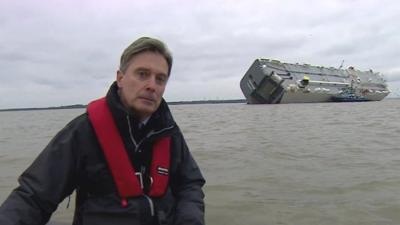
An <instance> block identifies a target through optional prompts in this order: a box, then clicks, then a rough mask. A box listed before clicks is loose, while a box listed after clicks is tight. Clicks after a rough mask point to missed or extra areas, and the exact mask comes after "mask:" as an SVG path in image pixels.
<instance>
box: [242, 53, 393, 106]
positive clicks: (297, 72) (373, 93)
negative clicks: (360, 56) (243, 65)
mask: <svg viewBox="0 0 400 225" xmlns="http://www.w3.org/2000/svg"><path fill="white" fill-rule="evenodd" d="M240 87H241V89H242V92H243V94H244V96H245V97H246V100H247V102H248V103H249V104H277V103H315V102H334V101H340V100H341V99H346V101H351V100H352V99H353V100H354V101H361V100H363V101H380V100H382V99H384V98H385V97H386V96H387V95H388V94H389V93H390V91H389V90H388V88H387V85H386V82H385V81H384V79H383V78H382V76H380V75H379V73H374V72H373V71H371V70H370V71H364V72H362V71H359V70H354V69H353V68H349V69H347V70H344V69H336V68H333V67H330V68H325V67H318V66H310V65H308V64H304V65H299V64H289V63H281V62H279V61H275V60H268V59H257V60H255V61H254V63H253V64H252V65H251V66H250V68H249V70H248V71H247V72H246V74H245V75H244V77H243V78H242V80H241V82H240ZM349 92H351V93H350V94H351V95H352V96H353V97H352V98H347V96H345V94H347V95H348V94H349Z"/></svg>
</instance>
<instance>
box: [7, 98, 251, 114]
mask: <svg viewBox="0 0 400 225" xmlns="http://www.w3.org/2000/svg"><path fill="white" fill-rule="evenodd" d="M224 103H246V99H232V100H199V101H178V102H168V105H191V104H224ZM86 106H87V105H82V104H75V105H66V106H52V107H37V108H35V107H32V108H12V109H0V112H9V111H33V110H55V109H83V108H86Z"/></svg>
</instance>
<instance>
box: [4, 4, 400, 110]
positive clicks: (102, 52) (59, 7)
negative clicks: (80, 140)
mask: <svg viewBox="0 0 400 225" xmlns="http://www.w3.org/2000/svg"><path fill="white" fill-rule="evenodd" d="M399 21H400V3H398V1H395V0H393V1H385V0H376V1H371V0H360V1H350V0H347V1H344V0H329V1H323V0H316V1H305V0H304V1H289V0H279V1H268V0H243V1H238V0H202V1H199V0H172V1H170V0H149V1H139V0H137V1H136V0H129V1H128V0H126V1H118V0H117V1H110V0H79V1H78V0H53V1H51V0H1V2H0V96H1V97H0V109H1V108H18V107H47V106H60V105H69V104H87V103H88V102H89V101H90V100H92V99H94V98H98V97H100V96H103V95H104V94H105V93H106V91H107V89H108V88H109V85H110V84H111V83H112V82H113V81H114V80H115V73H116V70H117V68H118V65H119V57H120V55H121V52H122V51H123V50H124V48H125V47H126V46H127V45H129V44H130V43H131V42H132V41H134V40H135V39H137V38H138V37H140V36H152V37H157V38H159V39H161V40H163V41H165V42H166V43H167V44H168V46H169V48H170V49H171V50H172V53H173V55H174V65H173V68H172V76H171V78H170V81H169V84H168V87H167V90H166V92H165V95H164V97H165V99H166V100H167V101H181V100H209V99H239V98H244V97H243V95H242V92H241V90H240V87H239V82H240V79H241V78H242V76H243V75H244V73H245V72H246V70H247V69H248V68H249V66H250V65H251V64H252V62H253V61H254V59H256V58H260V57H263V58H271V59H278V60H281V61H283V62H289V63H296V62H299V63H309V64H312V65H320V66H334V67H338V66H339V65H340V64H341V62H342V60H344V66H345V67H348V66H355V67H356V68H358V69H360V70H369V69H373V70H374V71H379V72H381V74H383V75H384V77H385V78H386V80H387V81H388V84H389V88H390V89H391V91H392V92H393V93H392V95H393V96H400V64H399V63H400V22H399Z"/></svg>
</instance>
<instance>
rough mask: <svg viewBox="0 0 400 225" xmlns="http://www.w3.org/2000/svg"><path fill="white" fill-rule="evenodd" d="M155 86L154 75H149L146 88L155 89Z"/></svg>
mask: <svg viewBox="0 0 400 225" xmlns="http://www.w3.org/2000/svg"><path fill="white" fill-rule="evenodd" d="M156 86H157V83H156V77H155V76H151V77H150V79H148V80H147V84H146V89H147V90H149V91H155V90H156Z"/></svg>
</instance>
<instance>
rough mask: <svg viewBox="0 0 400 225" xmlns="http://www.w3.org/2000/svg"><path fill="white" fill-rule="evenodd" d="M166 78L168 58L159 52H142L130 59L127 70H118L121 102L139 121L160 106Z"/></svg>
mask: <svg viewBox="0 0 400 225" xmlns="http://www.w3.org/2000/svg"><path fill="white" fill-rule="evenodd" d="M167 81H168V63H167V60H166V59H165V58H164V56H162V55H161V54H160V53H157V52H151V51H145V52H142V53H139V54H137V55H135V56H134V57H133V58H132V59H131V60H130V62H129V66H128V68H127V69H126V71H125V73H123V72H122V71H119V70H118V72H117V84H118V87H119V89H120V97H121V101H122V103H123V104H124V105H125V107H128V108H129V109H131V110H132V111H133V112H134V114H135V116H137V117H138V118H139V119H140V120H142V119H144V118H146V117H148V116H150V115H151V114H153V113H154V112H155V111H156V110H157V109H158V106H160V103H161V99H162V96H163V94H164V90H165V86H166V85H167Z"/></svg>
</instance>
